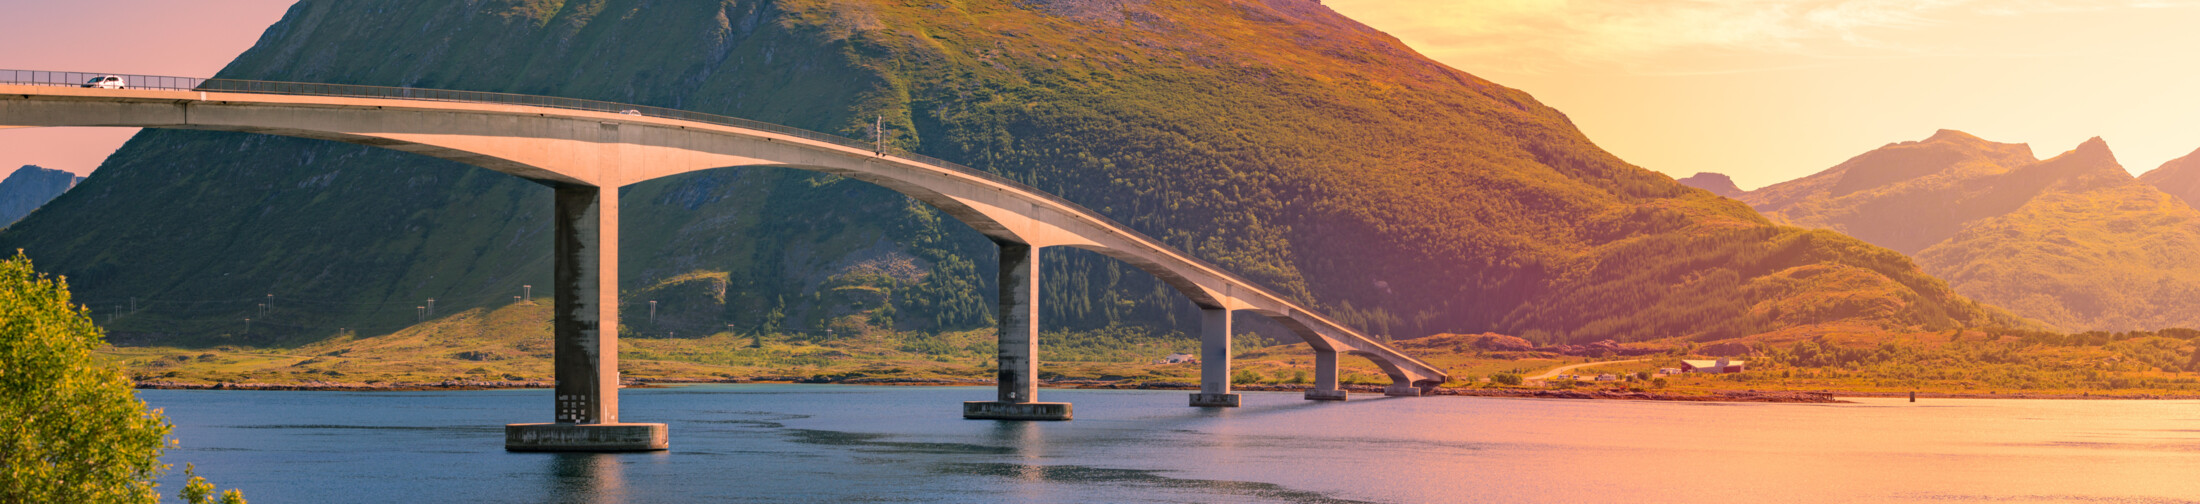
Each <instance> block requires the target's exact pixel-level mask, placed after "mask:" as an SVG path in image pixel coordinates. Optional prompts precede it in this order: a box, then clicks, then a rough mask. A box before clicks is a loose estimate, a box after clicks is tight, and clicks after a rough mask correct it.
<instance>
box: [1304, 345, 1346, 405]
mask: <svg viewBox="0 0 2200 504" xmlns="http://www.w3.org/2000/svg"><path fill="white" fill-rule="evenodd" d="M1351 396H1352V394H1351V393H1350V392H1346V391H1345V390H1344V389H1340V388H1337V350H1336V349H1333V348H1321V347H1315V348H1314V388H1312V389H1308V390H1307V391H1306V400H1308V401H1342V400H1345V399H1347V398H1350V397H1351Z"/></svg>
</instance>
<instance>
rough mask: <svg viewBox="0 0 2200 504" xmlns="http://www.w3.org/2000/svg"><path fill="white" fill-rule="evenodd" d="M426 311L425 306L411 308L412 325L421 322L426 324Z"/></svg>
mask: <svg viewBox="0 0 2200 504" xmlns="http://www.w3.org/2000/svg"><path fill="white" fill-rule="evenodd" d="M427 310H428V307H426V306H415V307H413V323H416V324H417V323H421V322H427V321H428V311H427Z"/></svg>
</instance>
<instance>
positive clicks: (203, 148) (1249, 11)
mask: <svg viewBox="0 0 2200 504" xmlns="http://www.w3.org/2000/svg"><path fill="white" fill-rule="evenodd" d="M361 54H373V55H376V56H375V57H360V56H359V55H361ZM221 76H222V77H228V78H242V79H264V80H292V81H309V82H335V83H355V84H372V85H391V86H418V87H435V88H452V89H474V90H485V91H503V92H516V93H532V94H544V95H556V96H570V97H578V98H592V99H604V100H614V101H624V102H633V103H642V104H649V105H659V106H666V107H674V108H681V109H688V110H696V111H701V112H710V113H720V114H727V115H733V116H741V117H748V118H754V119H759V120H764V121H770V122H776V123H783V124H789V125H793V126H798V127H804V128H810V129H815V130H821V131H827V132H834V133H839V134H844V135H850V136H864V135H868V134H869V133H868V132H869V127H870V126H871V125H872V124H874V122H875V121H883V122H884V124H885V125H886V126H885V140H886V141H889V142H893V143H895V144H897V145H900V146H902V147H906V148H910V149H913V150H916V151H919V152H923V153H926V154H930V155H934V156H938V157H941V158H945V159H950V160H956V161H959V162H963V163H965V164H969V165H971V166H975V167H978V168H980V169H985V170H991V171H994V172H996V173H999V174H1001V175H1003V176H1005V177H1008V178H1012V179H1015V180H1019V181H1023V182H1025V183H1028V184H1031V185H1033V186H1036V187H1038V188H1039V189H1042V190H1046V191H1050V192H1054V193H1057V194H1060V195H1062V196H1064V197H1066V198H1068V199H1070V200H1072V201H1076V202H1078V203H1080V204H1083V205H1085V206H1087V207H1090V208H1092V209H1094V210H1096V211H1099V212H1100V213H1103V214H1106V215H1108V216H1110V217H1112V218H1114V219H1116V220H1118V221H1122V222H1125V223H1127V224H1128V225H1129V226H1131V227H1133V228H1136V229H1138V230H1140V231H1142V232H1145V233H1147V234H1150V235H1152V236H1154V237H1156V238H1158V239H1160V240H1161V241H1163V242H1165V243H1168V244H1171V245H1174V246H1177V247H1180V248H1182V249H1184V250H1187V251H1189V252H1190V253H1192V254H1194V255H1196V256H1198V257H1201V258H1204V259H1206V260H1209V261H1212V262H1214V263H1216V264H1219V265H1221V266H1223V267H1225V268H1228V269H1230V270H1232V271H1235V272H1238V273H1240V274H1242V275H1244V276H1246V277H1248V278H1251V279H1253V280H1255V281H1258V282H1260V283H1263V284H1265V285H1266V286H1268V287H1270V288H1272V289H1274V290H1276V291H1278V292H1281V293H1284V294H1285V295H1287V296H1291V297H1293V298H1295V299H1297V300H1299V301H1301V302H1304V303H1306V304H1308V305H1310V306H1314V307H1318V308H1319V309H1321V310H1323V311H1324V312H1325V313H1327V314H1330V315H1332V316H1333V317H1335V318H1337V319H1339V320H1341V321H1343V322H1345V323H1347V324H1351V325H1354V326H1357V327H1361V328H1363V329H1365V330H1367V331H1368V332H1370V333H1373V334H1377V335H1382V336H1394V337H1398V338H1408V337H1415V336H1421V335H1426V334H1431V333H1436V332H1479V331H1498V332H1505V333H1512V334H1524V335H1534V336H1535V337H1536V338H1538V339H1545V340H1550V341H1592V340H1596V339H1604V338H1614V339H1622V340H1644V339H1659V338H1669V337H1687V338H1698V339H1713V338H1722V337H1730V336H1736V335H1746V334H1754V333H1760V332H1765V331H1769V330H1774V329H1776V328H1779V327H1781V324H1792V323H1823V322H1832V321H1836V320H1851V319H1853V320H1857V321H1862V322H1863V323H1868V324H1874V325H1877V326H1881V327H1885V328H1888V329H1891V330H1907V329H1910V328H1913V327H1922V328H1942V327H1961V326H1978V325H1988V324H1998V323H2006V322H2007V320H2004V318H2002V317H1999V316H1997V315H1996V314H1995V313H1993V312H1992V311H1991V310H1987V309H1983V308H1981V307H1978V306H1977V305H1975V304H1973V303H1970V302H1969V301H1967V300H1964V299H1962V298H1961V297H1959V296H1955V295H1953V294H1952V293H1951V292H1950V291H1949V290H1947V289H1946V288H1945V287H1944V286H1943V285H1941V284H1940V283H1939V282H1938V281H1936V280H1933V279H1931V278H1929V277H1926V276H1923V275H1921V274H1919V273H1918V271H1917V268H1916V267H1915V266H1914V265H1912V264H1910V263H1909V262H1908V261H1907V260H1905V259H1903V258H1902V257H1901V256H1900V255H1898V254H1892V253H1888V252H1886V251H1884V250H1882V249H1878V248H1875V247H1872V246H1869V245H1865V244H1863V243H1862V242H1858V241H1856V240H1853V239H1850V238H1846V237H1842V236H1838V235H1833V234H1825V233H1816V232H1811V231H1807V230H1802V229H1795V228H1783V227H1778V226H1775V225H1773V224H1771V223H1768V222H1767V221H1765V220H1764V219H1763V218H1762V217H1760V216H1758V215H1757V214H1756V213H1755V212H1753V211H1751V210H1750V209H1749V208H1747V207H1744V206H1742V205H1739V204H1735V203H1734V202H1732V201H1730V200H1726V199H1723V198H1719V197H1716V196H1713V195H1710V194H1707V193H1704V192H1702V191H1696V190H1691V189H1688V188H1686V187H1683V186H1681V185H1678V184H1676V183H1674V182H1673V181H1672V180H1671V179H1669V178H1667V177H1665V176H1662V175H1659V174H1657V173H1655V172H1651V171H1648V170H1644V169H1641V168H1638V167H1635V166H1632V165H1629V164H1627V163H1625V162H1623V161H1621V160H1619V159H1617V158H1615V157H1613V156H1612V155H1610V154H1609V153H1606V152H1604V151H1602V150H1601V149H1598V148H1597V147H1596V146H1595V145H1594V144H1592V143H1591V142H1590V141H1589V140H1588V139H1587V138H1586V137H1584V136H1583V135H1582V134H1581V133H1580V132H1579V131H1578V130H1577V129H1575V128H1574V127H1573V125H1572V123H1571V122H1570V121H1569V120H1568V119H1567V118H1566V117H1565V116H1564V115H1563V114H1561V113H1559V112H1558V111H1556V110H1553V109H1551V108H1549V107H1545V106H1543V105H1541V104H1539V103H1537V102H1536V101H1535V100H1534V99H1533V98H1531V97H1529V96H1528V95H1527V94H1525V93H1522V92H1520V91H1518V90H1513V89H1509V88H1505V87H1503V86H1500V85H1497V84H1495V83H1491V82H1489V81H1485V80H1482V79H1480V78H1477V77H1474V76H1472V75H1469V74H1467V73H1465V72H1461V71H1458V70H1455V69H1451V68H1448V67H1444V66H1442V65H1440V64H1437V63H1435V62H1433V61H1430V60H1428V59H1426V58H1424V57H1422V56H1420V55H1419V54H1416V53H1414V52H1413V51H1412V50H1411V49H1410V48H1407V47H1406V46H1404V45H1403V44H1402V43H1400V42H1398V41H1397V40H1396V39H1393V38H1391V37H1389V36H1387V35H1384V34H1382V33H1380V32H1377V31H1374V30H1372V29H1370V28H1367V27H1366V26H1363V25H1360V24H1358V23H1356V22H1353V21H1351V20H1349V19H1345V18H1343V17H1341V16H1339V15H1337V14H1336V13H1334V12H1332V11H1330V10H1329V9H1328V8H1326V7H1323V6H1321V5H1320V4H1318V3H1316V2H1312V1H1307V0H1263V1H1252V0H1239V1H1228V2H1208V1H1192V0H1155V1H1150V2H1128V3H1108V2H1083V1H1068V0H1053V1H1044V0H1043V1H1024V0H1015V1H1011V0H972V1H962V2H948V3H937V4H903V3H897V2H884V1H877V0H790V1H777V2H766V1H760V0H738V1H728V2H718V3H671V4H665V3H652V2H645V1H640V0H589V1H563V2H552V1H516V0H498V1H490V2H473V3H398V2H338V1H329V0H306V1H302V2H300V3H298V4H297V5H295V6H294V7H292V9H291V11H290V12H289V13H288V14H287V15H286V16H285V18H284V19H283V20H282V21H281V22H279V23H277V24H276V25H274V26H272V27H270V28H269V30H268V31H267V33H266V34H265V36H263V37H262V39H261V41H260V43H259V44H257V45H256V46H255V47H254V48H252V49H251V50H248V51H247V52H246V53H245V54H243V55H241V56H240V57H239V58H238V59H237V60H236V61H234V62H233V63H232V64H231V65H230V66H229V67H228V68H226V69H224V70H223V72H222V73H221ZM97 173H98V175H96V176H94V177H92V178H91V179H89V180H87V181H86V185H85V187H84V188H82V189H80V190H77V191H72V192H71V193H69V194H68V195H64V196H63V197H62V198H61V199H60V200H57V201H56V202H55V203H53V207H52V208H53V211H51V212H40V215H38V216H34V217H33V218H32V219H31V220H29V221H26V222H25V223H23V224H21V225H19V226H17V227H15V228H11V229H9V230H7V231H6V232H4V233H0V245H7V246H20V247H23V248H25V249H27V250H29V251H30V253H31V254H32V255H34V256H38V257H41V258H50V259H42V260H49V261H51V262H52V264H54V265H55V266H56V267H57V268H58V269H59V270H60V271H65V272H68V273H70V274H71V275H72V278H79V279H81V285H82V287H83V288H84V289H85V290H86V291H87V292H88V293H90V294H88V296H89V297H91V298H93V299H94V302H93V303H92V304H93V305H94V306H95V316H105V317H108V320H103V322H105V323H108V324H110V325H111V326H112V327H113V328H114V329H115V331H116V332H117V333H119V334H125V335H127V336H128V337H127V338H126V339H127V342H128V343H131V344H156V343H157V344H162V345H179V346H198V347H204V346H213V345H224V344H229V345H247V346H252V345H257V346H292V345H301V344H306V343H310V342H314V341H321V340H326V339H329V338H332V337H336V336H337V335H344V334H357V335H363V336H365V337H374V336H377V335H385V334H391V333H393V332H397V331H399V330H400V329H401V328H404V327H406V326H409V325H412V324H415V323H417V322H418V321H420V320H424V319H427V318H433V317H434V316H435V313H430V312H431V311H433V312H436V313H440V314H449V313H456V312H458V311H462V310H466V309H471V308H477V307H495V306H501V305H505V304H508V303H511V302H513V300H514V299H513V298H514V296H515V295H518V294H520V293H521V289H522V287H521V286H522V285H533V286H535V287H536V288H538V289H540V290H538V291H537V292H536V293H535V294H536V295H537V296H545V295H547V294H548V293H547V292H545V291H547V287H546V286H547V285H548V284H549V278H548V277H549V267H548V266H549V252H550V246H549V243H548V238H547V234H548V231H549V229H548V226H549V223H548V219H547V213H548V211H549V201H548V198H547V190H545V189H543V188H541V187H539V186H536V185H533V184H528V183H525V182H522V181H518V180H515V179H512V178H510V177H506V176H504V175H500V174H495V173H490V172H487V171H484V170H478V169H472V168H467V167H463V166H458V165H455V164H452V163H447V162H442V161H435V160H429V159H423V158H420V157H417V156H410V155H405V154H398V153H392V152H387V151H378V150H373V149H369V148H365V147H358V146H350V145H342V144H332V143H327V142H320V141H311V140H298V139H285V138H277V137H268V136H259V135H248V134H232V133H207V132H190V131H166V132H162V131H152V132H146V133H143V134H141V135H139V136H138V137H137V138H135V139H133V140H132V141H131V142H130V143H129V144H128V145H126V146H125V147H124V148H123V149H122V150H121V151H120V152H118V153H117V154H116V155H115V156H114V157H113V158H111V159H110V160H109V162H108V163H106V165H105V166H104V167H102V168H101V169H100V170H99V171H98V172H97ZM621 193H622V198H623V203H622V212H623V216H624V217H625V222H626V224H625V228H623V229H622V247H623V248H624V250H623V251H622V254H621V258H622V261H623V265H622V270H623V274H622V281H623V282H625V296H623V297H624V299H623V303H622V306H623V310H625V311H624V312H623V313H622V320H624V321H626V324H627V325H628V326H629V327H630V328H631V329H632V331H630V332H629V334H634V335H646V336H653V337H679V336H682V335H686V336H696V335H705V334H715V333H718V332H723V331H728V330H731V331H735V332H738V333H754V332H767V333H786V334H808V335H826V334H835V335H845V334H848V333H849V330H850V329H857V328H866V327H867V328H873V329H876V330H886V331H918V332H928V333H939V334H945V333H952V332H956V331H965V330H972V329H978V328H982V327H985V326H987V325H988V324H989V323H990V318H991V317H990V316H989V313H990V312H991V310H992V301H991V300H992V295H993V292H994V291H993V289H992V288H990V287H989V286H990V285H991V282H992V280H991V278H992V276H993V275H994V274H995V271H994V269H995V268H993V267H992V264H993V261H994V255H993V254H994V250H993V247H992V245H991V244H990V243H989V242H987V241H986V240H984V239H983V238H982V237H980V236H979V235H977V234H976V233H973V232H970V231H968V230H966V229H963V227H962V226H961V225H959V224H955V223H952V222H948V221H947V220H946V219H942V218H941V215H940V214H939V213H938V212H936V211H933V210H932V209H929V208H926V207H924V206H922V205H919V204H915V203H912V202H911V201H910V200H908V199H907V198H904V197H901V196H899V195H897V194H894V193H892V192H891V191H888V190H886V189H884V188H881V187H877V186H873V185H869V184H865V183H860V182H855V181H852V180H847V179H843V178H839V177H834V176H829V175H820V174H810V173H803V172H796V171H791V170H784V169H768V168H747V169H731V170H720V171H711V172H705V173H698V174H691V175H687V176H682V177H675V178H671V179H665V180H658V181H652V182H647V183H642V184H637V185H635V186H632V187H628V188H625V189H623V190H622V191H621ZM1044 256H1046V257H1047V259H1046V260H1045V261H1044V263H1043V264H1042V268H1043V274H1042V282H1043V292H1042V293H1041V295H1040V299H1041V301H1042V306H1043V310H1045V311H1044V312H1043V316H1042V321H1043V323H1044V324H1045V325H1046V328H1047V329H1048V330H1049V331H1064V330H1067V331H1102V330H1107V329H1108V328H1114V327H1142V328H1144V330H1147V331H1151V332H1152V333H1155V334H1162V335H1171V337H1175V338H1178V339H1182V338H1185V336H1183V335H1186V334H1190V333H1191V332H1192V331H1193V330H1196V328H1195V327H1193V326H1194V325H1195V324H1196V320H1197V318H1196V317H1195V316H1193V312H1192V309H1193V307H1192V306H1191V304H1190V303H1189V302H1188V301H1186V300H1185V298H1183V297H1182V296H1181V295H1178V294H1176V293H1174V292H1171V291H1170V290H1169V289H1168V288H1167V287H1166V286H1164V285H1162V284H1161V283H1159V282H1157V281H1155V280H1154V279H1153V278H1152V277H1151V276H1149V275H1146V274H1145V273H1144V272H1140V271H1137V270H1135V269H1133V268H1128V267H1125V266H1124V265H1122V264H1120V263H1117V262H1115V261H1113V260H1110V259H1106V258H1104V257H1103V256H1100V255H1097V254H1094V253H1091V252H1086V251H1082V250H1058V251H1057V250H1049V251H1047V253H1046V254H1044ZM133 299H134V300H135V303H132V301H133ZM429 299H434V302H433V308H432V309H431V308H430V302H429V301H428V300H429ZM649 301H657V303H656V306H657V308H658V310H659V313H658V316H657V317H656V320H655V321H654V322H649V323H647V324H646V325H643V324H640V323H638V322H637V321H644V320H648V319H649V318H650V317H649V313H648V312H646V310H647V309H648V307H649V306H651V304H650V303H649ZM262 304H265V305H267V306H265V307H263V306H261V305H262ZM133 305H134V306H135V308H126V307H128V306H133ZM245 319H252V321H250V322H247V321H246V320H245ZM247 327H249V329H247ZM1248 327H1249V328H1251V329H1254V330H1266V331H1269V332H1270V333H1272V335H1274V336H1277V337H1279V338H1287V337H1288V335H1286V334H1282V333H1280V332H1277V331H1274V328H1273V327H1272V326H1268V325H1264V324H1257V323H1256V324H1248ZM1263 328H1266V329H1263ZM858 332H860V331H858Z"/></svg>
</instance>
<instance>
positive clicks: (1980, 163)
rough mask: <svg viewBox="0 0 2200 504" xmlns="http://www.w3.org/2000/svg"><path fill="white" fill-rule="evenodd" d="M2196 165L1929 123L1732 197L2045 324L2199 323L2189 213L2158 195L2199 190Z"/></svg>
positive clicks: (2197, 267) (2195, 244)
mask: <svg viewBox="0 0 2200 504" xmlns="http://www.w3.org/2000/svg"><path fill="white" fill-rule="evenodd" d="M2196 165H2200V163H2195V162H2194V161H2193V158H2192V157H2191V156H2187V157H2186V158H2183V159H2180V160H2177V161H2171V162H2170V163H2169V164H2167V165H2164V166H2163V168H2162V169H2158V170H2155V171H2154V172H2152V173H2149V174H2148V177H2147V180H2146V182H2142V181H2141V180H2139V179H2134V178H2133V177H2132V176H2131V175H2130V174H2129V172H2127V171H2125V170H2124V168H2123V167H2122V166H2121V165H2119V164H2117V162H2116V158H2115V156H2114V154H2112V153H2110V152H2109V148H2108V144H2107V143H2106V142H2103V141H2101V139H2099V138H2095V139H2092V140H2088V141H2086V142H2085V143H2083V144H2081V145H2079V146H2078V147H2077V148H2076V149H2074V150H2071V151H2070V152H2066V153H2063V154H2061V155H2057V156H2055V157H2052V158H2049V159H2045V160H2042V159H2038V158H2036V157H2034V156H2033V154H2032V149H2031V148H2030V147H2029V146H2027V145H2024V144H2010V143H1996V142H1989V141H1986V140H1983V139H1980V138H1978V137H1975V136H1972V135H1969V134H1965V133H1963V132H1959V131H1953V130H1941V131H1940V132H1938V133H1935V134H1934V135H1933V136H1932V137H1930V138H1927V139H1925V140H1923V141H1917V142H1901V143H1895V144H1888V145H1887V146H1885V147H1881V148H1879V149H1876V150H1872V151H1870V152H1866V153H1864V154H1861V155H1858V156H1856V157H1854V158H1851V159H1849V160H1848V161H1846V162H1843V163H1841V164H1839V165H1836V166H1834V167H1833V168H1829V169H1827V170H1825V171H1822V172H1819V173H1817V174H1813V175H1810V176H1807V177H1803V178H1800V179H1796V180H1792V181H1788V182H1782V183H1779V184H1773V185H1771V186H1767V187H1764V188H1761V189H1758V190H1755V191H1749V192H1747V193H1744V194H1742V195H1741V196H1740V199H1741V200H1742V201H1744V202H1746V203H1749V204H1750V205H1751V206H1753V207H1755V208H1756V209H1757V210H1758V211H1760V212H1763V213H1764V214H1765V215H1766V216H1768V217H1771V218H1772V219H1773V220H1775V221H1779V222H1782V223H1787V224H1793V225H1798V226H1805V227H1817V228H1826V229H1832V230H1835V231H1840V232H1842V233H1846V234H1848V235H1850V236H1855V237H1858V238H1862V239H1864V240H1865V241H1869V242H1872V243H1874V244H1878V245H1880V246H1884V247H1888V248H1891V249H1895V250H1898V251H1901V252H1903V253H1905V254H1909V255H1911V256H1913V257H1915V258H1917V260H1918V263H1919V264H1920V265H1921V266H1923V267H1924V268H1925V271H1926V272H1928V273H1931V274H1933V275H1935V276H1938V277H1940V278H1943V279H1946V280H1947V281H1948V282H1949V284H1950V285H1953V286H1954V287H1955V289H1956V291H1957V292H1959V293H1962V294H1964V295H1966V296H1970V297H1971V298H1973V299H1977V300H1979V301H1981V302H1985V303H1988V304H1992V305H1995V306H1999V307H2003V308H2007V309H2009V310H2011V311H2012V312H2015V313H2016V314H2018V315H2021V316H2024V317H2029V318H2032V319H2035V320H2039V321H2042V322H2045V323H2047V324H2050V325H2053V326H2055V327H2059V328H2063V329H2067V330H2096V329H2098V330H2130V329H2158V328H2165V327H2200V302H2196V300H2200V211H2196V210H2194V208H2193V207H2192V206H2191V205H2189V204H2187V203H2186V202H2185V201H2184V200H2180V199H2179V198H2178V197H2175V196H2172V195H2171V194H2172V193H2181V194H2183V195H2185V196H2184V197H2186V198H2192V197H2193V196H2200V194H2195V193H2194V191H2195V190H2196V189H2200V166H2196ZM2165 190H2166V191H2171V192H2172V193H2166V192H2164V191H2165Z"/></svg>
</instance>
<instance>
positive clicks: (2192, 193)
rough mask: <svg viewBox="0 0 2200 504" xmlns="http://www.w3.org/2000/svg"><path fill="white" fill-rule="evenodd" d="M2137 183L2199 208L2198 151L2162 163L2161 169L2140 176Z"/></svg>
mask: <svg viewBox="0 0 2200 504" xmlns="http://www.w3.org/2000/svg"><path fill="white" fill-rule="evenodd" d="M2139 181H2140V182H2145V183H2147V185H2151V186H2154V188H2155V189H2161V190H2162V192H2166V193H2169V195H2171V196H2176V197H2177V198H2178V199H2182V200H2184V201H2185V204H2187V205H2191V206H2193V207H2200V150H2196V151H2193V152H2192V153H2191V154H2186V155H2185V157H2181V158H2177V159H2172V160H2169V162H2167V163H2162V166H2161V167H2159V168H2155V169H2154V170H2152V171H2148V172H2146V174H2143V175H2140V176H2139Z"/></svg>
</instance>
